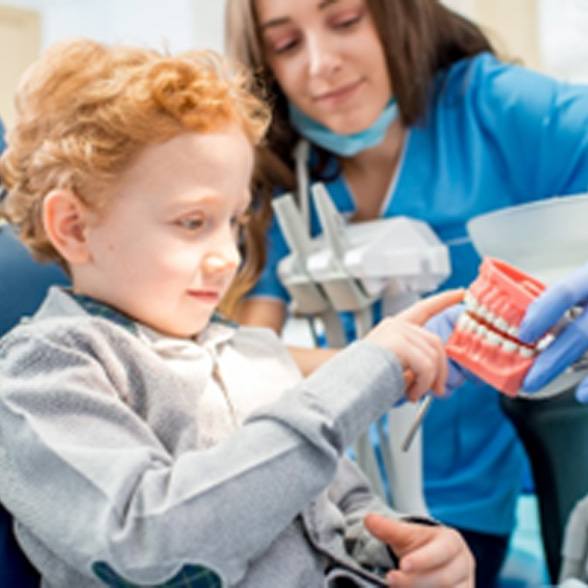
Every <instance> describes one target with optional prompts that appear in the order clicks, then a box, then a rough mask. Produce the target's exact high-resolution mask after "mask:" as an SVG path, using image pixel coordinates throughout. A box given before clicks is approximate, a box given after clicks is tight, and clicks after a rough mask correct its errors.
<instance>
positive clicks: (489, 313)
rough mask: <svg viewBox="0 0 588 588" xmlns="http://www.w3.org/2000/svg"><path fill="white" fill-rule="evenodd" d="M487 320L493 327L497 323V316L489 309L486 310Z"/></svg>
mask: <svg viewBox="0 0 588 588" xmlns="http://www.w3.org/2000/svg"><path fill="white" fill-rule="evenodd" d="M486 312H487V314H486V320H487V321H488V322H489V323H490V324H491V325H493V324H494V323H495V322H496V315H495V314H494V313H493V312H492V311H491V310H490V309H489V308H486Z"/></svg>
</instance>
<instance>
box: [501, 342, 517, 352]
mask: <svg viewBox="0 0 588 588" xmlns="http://www.w3.org/2000/svg"><path fill="white" fill-rule="evenodd" d="M502 349H504V351H505V352H506V353H514V352H515V351H518V349H519V346H518V345H517V344H516V343H515V342H514V341H511V340H510V339H505V340H504V343H503V344H502Z"/></svg>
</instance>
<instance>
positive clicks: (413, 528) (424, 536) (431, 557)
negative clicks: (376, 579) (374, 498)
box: [364, 514, 475, 588]
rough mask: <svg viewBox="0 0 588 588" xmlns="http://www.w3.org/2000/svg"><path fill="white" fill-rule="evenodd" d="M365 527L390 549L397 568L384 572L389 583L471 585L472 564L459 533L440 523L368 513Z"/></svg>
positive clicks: (440, 587) (439, 587) (409, 587)
mask: <svg viewBox="0 0 588 588" xmlns="http://www.w3.org/2000/svg"><path fill="white" fill-rule="evenodd" d="M364 523H365V526H366V528H367V530H368V531H369V532H370V533H371V534H372V535H373V536H374V537H376V538H378V539H379V540H380V541H382V542H383V543H386V545H388V547H389V548H390V549H391V550H392V551H393V552H394V554H395V555H396V556H397V557H398V559H399V562H400V563H399V569H398V570H392V571H390V572H388V574H387V575H386V580H387V581H388V585H389V586H402V587H406V588H419V587H426V588H430V587H431V586H435V588H472V587H473V586H474V569H475V563H474V558H473V556H472V554H471V553H470V550H469V549H468V547H467V545H466V542H465V541H464V539H463V538H462V536H461V535H460V534H459V533H458V532H457V531H455V530H453V529H450V528H449V527H444V526H441V525H433V526H431V525H423V524H420V523H411V522H405V521H398V520H395V519H391V518H387V517H383V516H381V515H376V514H370V515H368V516H367V517H366V518H365V520H364Z"/></svg>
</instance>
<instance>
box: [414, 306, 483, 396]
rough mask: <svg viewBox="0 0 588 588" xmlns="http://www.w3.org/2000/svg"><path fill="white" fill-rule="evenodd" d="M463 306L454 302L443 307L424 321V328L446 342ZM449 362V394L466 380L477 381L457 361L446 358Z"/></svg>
mask: <svg viewBox="0 0 588 588" xmlns="http://www.w3.org/2000/svg"><path fill="white" fill-rule="evenodd" d="M464 310H465V306H464V305H463V304H455V305H454V306H450V307H449V308H447V309H445V310H444V311H443V312H440V313H439V314H436V315H435V316H434V317H433V318H431V319H429V320H428V321H427V322H426V323H425V329H427V331H430V332H431V333H435V335H437V336H438V337H439V338H440V339H441V341H443V343H447V339H449V336H450V335H451V333H452V332H453V329H454V327H455V323H456V322H457V319H458V318H459V316H460V315H461V313H462V312H464ZM447 362H448V364H449V371H448V374H447V382H446V384H445V393H446V394H449V393H451V392H452V391H453V390H455V388H458V387H459V386H461V385H462V384H463V383H464V382H465V381H466V380H468V381H479V379H478V378H477V377H476V376H474V374H472V373H471V372H470V371H468V370H466V369H465V368H463V367H461V366H460V365H459V364H458V363H457V362H455V361H453V360H452V359H450V358H447Z"/></svg>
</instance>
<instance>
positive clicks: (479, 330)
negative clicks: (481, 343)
mask: <svg viewBox="0 0 588 588" xmlns="http://www.w3.org/2000/svg"><path fill="white" fill-rule="evenodd" d="M476 332H477V333H478V335H480V337H486V335H487V334H488V327H485V326H484V325H478V328H477V329H476Z"/></svg>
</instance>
